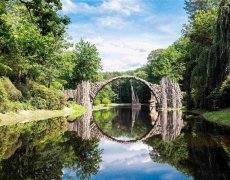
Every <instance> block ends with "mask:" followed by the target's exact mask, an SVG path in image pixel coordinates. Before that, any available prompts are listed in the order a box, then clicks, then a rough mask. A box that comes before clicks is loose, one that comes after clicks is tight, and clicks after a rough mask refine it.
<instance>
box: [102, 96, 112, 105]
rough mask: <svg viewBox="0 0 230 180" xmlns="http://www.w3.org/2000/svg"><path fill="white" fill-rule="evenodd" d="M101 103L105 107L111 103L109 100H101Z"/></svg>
mask: <svg viewBox="0 0 230 180" xmlns="http://www.w3.org/2000/svg"><path fill="white" fill-rule="evenodd" d="M102 103H103V104H105V105H106V106H108V105H109V104H110V103H111V101H110V99H109V98H103V99H102Z"/></svg>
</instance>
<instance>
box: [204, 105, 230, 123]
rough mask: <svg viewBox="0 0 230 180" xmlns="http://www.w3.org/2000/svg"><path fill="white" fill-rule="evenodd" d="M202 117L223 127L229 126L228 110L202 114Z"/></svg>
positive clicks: (229, 114)
mask: <svg viewBox="0 0 230 180" xmlns="http://www.w3.org/2000/svg"><path fill="white" fill-rule="evenodd" d="M202 116H203V117H204V118H205V119H207V120H208V121H211V122H215V123H218V124H221V125H225V126H230V109H224V110H219V111H212V112H203V113H202Z"/></svg>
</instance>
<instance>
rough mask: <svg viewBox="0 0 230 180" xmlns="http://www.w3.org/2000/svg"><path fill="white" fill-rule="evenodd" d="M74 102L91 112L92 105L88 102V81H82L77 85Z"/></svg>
mask: <svg viewBox="0 0 230 180" xmlns="http://www.w3.org/2000/svg"><path fill="white" fill-rule="evenodd" d="M76 92H77V94H76V101H77V103H78V104H80V105H82V106H84V107H86V108H87V109H89V110H92V103H91V102H90V83H89V81H82V82H81V84H78V86H77V89H76Z"/></svg>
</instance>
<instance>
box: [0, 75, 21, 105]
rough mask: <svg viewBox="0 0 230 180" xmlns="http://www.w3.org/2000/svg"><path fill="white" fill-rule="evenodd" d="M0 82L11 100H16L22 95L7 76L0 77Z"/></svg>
mask: <svg viewBox="0 0 230 180" xmlns="http://www.w3.org/2000/svg"><path fill="white" fill-rule="evenodd" d="M0 84H2V86H3V87H4V89H5V91H6V92H7V98H8V99H9V100H11V101H17V100H19V99H20V98H21V97H22V93H21V91H19V90H18V89H17V88H16V87H15V86H14V84H13V83H12V82H11V81H10V79H9V78H6V77H2V78H0Z"/></svg>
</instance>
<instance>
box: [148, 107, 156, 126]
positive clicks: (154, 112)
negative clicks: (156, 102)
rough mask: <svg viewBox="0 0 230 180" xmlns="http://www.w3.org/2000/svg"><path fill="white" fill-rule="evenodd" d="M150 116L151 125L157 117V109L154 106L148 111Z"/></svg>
mask: <svg viewBox="0 0 230 180" xmlns="http://www.w3.org/2000/svg"><path fill="white" fill-rule="evenodd" d="M149 115H150V117H151V122H152V125H153V124H154V123H155V121H156V120H157V118H158V111H157V109H156V108H152V109H151V111H150V114H149Z"/></svg>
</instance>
